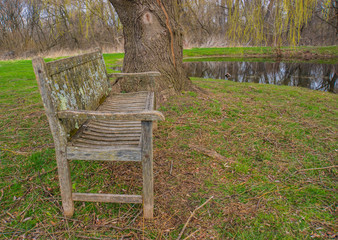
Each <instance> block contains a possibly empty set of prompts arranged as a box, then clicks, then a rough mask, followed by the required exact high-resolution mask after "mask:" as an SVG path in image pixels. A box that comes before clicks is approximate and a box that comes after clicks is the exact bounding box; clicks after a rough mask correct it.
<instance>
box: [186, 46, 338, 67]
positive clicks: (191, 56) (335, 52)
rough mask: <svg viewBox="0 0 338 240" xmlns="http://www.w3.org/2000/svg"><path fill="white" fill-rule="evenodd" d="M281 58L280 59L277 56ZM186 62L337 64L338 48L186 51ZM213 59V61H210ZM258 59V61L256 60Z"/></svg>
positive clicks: (301, 47)
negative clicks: (223, 59) (303, 62)
mask: <svg viewBox="0 0 338 240" xmlns="http://www.w3.org/2000/svg"><path fill="white" fill-rule="evenodd" d="M277 55H278V56H279V57H278V58H277V57H276V56H277ZM183 56H184V59H185V61H215V60H216V61H220V60H221V58H230V60H231V58H232V60H231V61H253V62H257V61H276V59H278V60H279V61H280V60H281V59H282V60H283V61H292V62H295V61H298V62H299V61H306V62H313V63H329V64H335V63H337V61H338V47H337V46H325V47H320V46H299V47H281V48H280V49H278V48H274V47H227V48H192V49H184V50H183ZM210 58H211V59H210ZM255 58H256V59H255Z"/></svg>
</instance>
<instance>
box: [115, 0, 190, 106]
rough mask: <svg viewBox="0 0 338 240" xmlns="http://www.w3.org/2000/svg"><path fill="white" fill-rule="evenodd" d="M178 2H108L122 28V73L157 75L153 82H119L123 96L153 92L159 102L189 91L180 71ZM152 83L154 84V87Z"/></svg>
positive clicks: (150, 0) (126, 0) (130, 0)
mask: <svg viewBox="0 0 338 240" xmlns="http://www.w3.org/2000/svg"><path fill="white" fill-rule="evenodd" d="M178 1H179V0H110V2H111V4H112V5H113V6H114V8H115V10H116V11H117V14H118V16H119V18H120V20H121V23H122V25H123V34H124V41H125V43H124V50H125V57H124V62H123V72H145V71H159V72H161V74H162V75H161V77H156V79H155V81H154V82H153V81H151V80H149V79H148V80H147V79H132V80H128V79H122V80H121V81H119V83H120V86H121V89H122V90H123V91H126V92H131V91H141V90H150V89H151V90H154V91H155V93H156V96H157V100H158V101H163V100H166V99H167V98H168V96H171V95H174V94H177V93H178V92H180V91H182V90H186V89H190V88H191V87H192V83H191V81H190V79H189V78H188V77H187V76H186V73H185V71H184V69H183V67H182V58H183V53H182V51H183V39H182V33H181V27H180V25H179V22H178V18H179V12H178V11H179V10H178V4H179V3H178ZM154 83H155V84H154Z"/></svg>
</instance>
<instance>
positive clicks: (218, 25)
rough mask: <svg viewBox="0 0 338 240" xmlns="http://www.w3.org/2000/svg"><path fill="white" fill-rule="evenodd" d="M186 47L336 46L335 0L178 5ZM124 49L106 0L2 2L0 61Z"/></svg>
mask: <svg viewBox="0 0 338 240" xmlns="http://www.w3.org/2000/svg"><path fill="white" fill-rule="evenodd" d="M181 2H182V3H181V10H180V13H179V18H180V23H181V26H182V32H183V35H184V46H185V47H192V46H228V45H244V46H251V45H264V46H265V45H268V46H275V45H289V44H301V45H304V44H306V45H334V44H336V43H337V34H338V1H337V0H181ZM92 46H101V47H103V48H104V49H105V48H106V49H111V50H116V49H117V48H119V49H122V48H123V32H122V25H121V23H120V20H119V19H118V16H117V13H116V11H115V9H114V8H113V7H112V5H111V4H110V3H109V1H107V0H99V1H98V0H76V1H75V0H0V56H1V55H3V54H4V53H6V54H9V55H11V54H13V52H11V51H14V53H16V54H21V55H31V54H33V53H34V52H38V51H46V50H59V49H65V48H66V49H79V48H80V49H81V48H83V49H86V48H88V47H92Z"/></svg>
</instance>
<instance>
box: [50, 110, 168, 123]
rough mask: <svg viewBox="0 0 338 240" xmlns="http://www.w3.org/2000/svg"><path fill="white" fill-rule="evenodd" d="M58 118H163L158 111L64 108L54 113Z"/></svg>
mask: <svg viewBox="0 0 338 240" xmlns="http://www.w3.org/2000/svg"><path fill="white" fill-rule="evenodd" d="M56 115H57V117H58V118H61V119H62V118H71V119H93V120H137V121H156V120H164V119H165V118H164V116H163V114H162V113H161V112H159V111H135V112H109V111H102V112H101V111H86V110H65V111H59V112H57V113H56Z"/></svg>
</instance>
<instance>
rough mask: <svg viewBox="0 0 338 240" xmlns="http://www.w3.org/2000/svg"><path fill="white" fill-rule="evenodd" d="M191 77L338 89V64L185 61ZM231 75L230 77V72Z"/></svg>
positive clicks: (333, 90)
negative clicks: (337, 82) (227, 75)
mask: <svg viewBox="0 0 338 240" xmlns="http://www.w3.org/2000/svg"><path fill="white" fill-rule="evenodd" d="M184 68H185V69H186V71H187V73H188V76H189V77H201V78H214V79H228V80H232V81H235V82H253V83H263V84H275V85H288V86H298V87H306V88H310V89H314V90H322V91H329V92H334V93H337V92H338V84H336V81H337V79H338V64H314V63H284V62H219V61H210V62H185V63H184ZM227 73H229V74H230V75H231V76H229V77H228V78H227V77H226V74H227Z"/></svg>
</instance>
